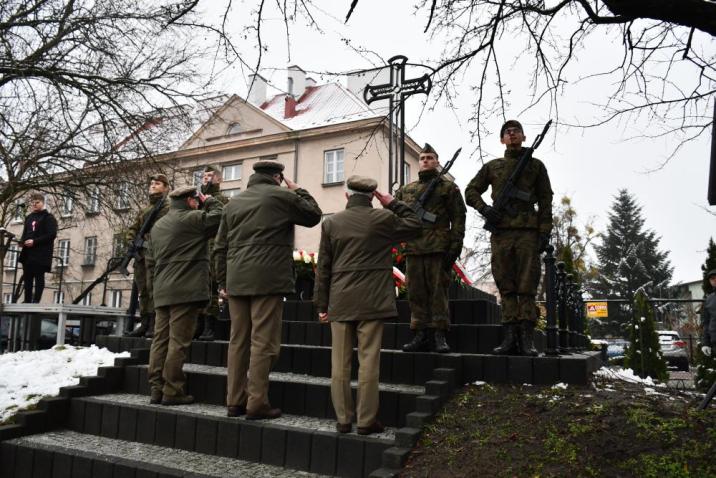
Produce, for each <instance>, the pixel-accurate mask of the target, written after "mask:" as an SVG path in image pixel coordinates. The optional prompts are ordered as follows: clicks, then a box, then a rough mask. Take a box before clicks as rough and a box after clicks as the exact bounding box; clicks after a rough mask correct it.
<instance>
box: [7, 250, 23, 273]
mask: <svg viewBox="0 0 716 478" xmlns="http://www.w3.org/2000/svg"><path fill="white" fill-rule="evenodd" d="M19 254H20V249H19V248H18V247H17V246H10V248H9V249H8V250H7V255H6V256H5V267H6V268H8V269H14V268H15V267H17V258H18V256H19Z"/></svg>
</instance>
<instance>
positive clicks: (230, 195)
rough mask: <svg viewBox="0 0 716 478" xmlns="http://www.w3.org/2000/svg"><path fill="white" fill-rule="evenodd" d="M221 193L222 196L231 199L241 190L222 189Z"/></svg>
mask: <svg viewBox="0 0 716 478" xmlns="http://www.w3.org/2000/svg"><path fill="white" fill-rule="evenodd" d="M221 192H222V193H223V194H224V196H226V197H227V198H229V199H231V198H233V197H235V196H237V195H238V194H239V193H240V192H241V188H234V189H224V190H222V191H221Z"/></svg>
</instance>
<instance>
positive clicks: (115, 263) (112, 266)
mask: <svg viewBox="0 0 716 478" xmlns="http://www.w3.org/2000/svg"><path fill="white" fill-rule="evenodd" d="M120 259H123V258H121V257H110V258H109V260H108V261H107V268H106V269H105V271H104V272H103V273H102V275H101V276H99V277H97V278H96V279H95V280H94V281H93V282H92V283H91V284H90V285H88V286H87V287H86V288H85V290H83V291H82V292H80V295H78V296H77V297H75V300H73V301H72V303H73V304H79V303H80V302H82V299H84V298H85V297H86V296H87V294H89V293H90V292H92V289H94V288H95V287H97V285H99V284H101V283H102V282H104V281H105V280H106V279H107V277H108V276H109V275H110V274H111V273H112V272H114V271H115V270H116V269H117V268H118V267H119V266H120V262H119V261H120ZM102 305H104V304H102Z"/></svg>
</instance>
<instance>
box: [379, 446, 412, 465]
mask: <svg viewBox="0 0 716 478" xmlns="http://www.w3.org/2000/svg"><path fill="white" fill-rule="evenodd" d="M408 454H410V448H400V447H395V446H393V447H390V448H388V449H387V450H385V451H384V452H383V466H385V467H386V468H402V466H403V464H404V463H405V460H407V458H408Z"/></svg>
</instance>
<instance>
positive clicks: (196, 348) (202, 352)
mask: <svg viewBox="0 0 716 478" xmlns="http://www.w3.org/2000/svg"><path fill="white" fill-rule="evenodd" d="M189 362H191V363H199V364H205V363H206V342H199V341H198V340H194V341H193V342H192V343H191V348H190V349H189Z"/></svg>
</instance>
